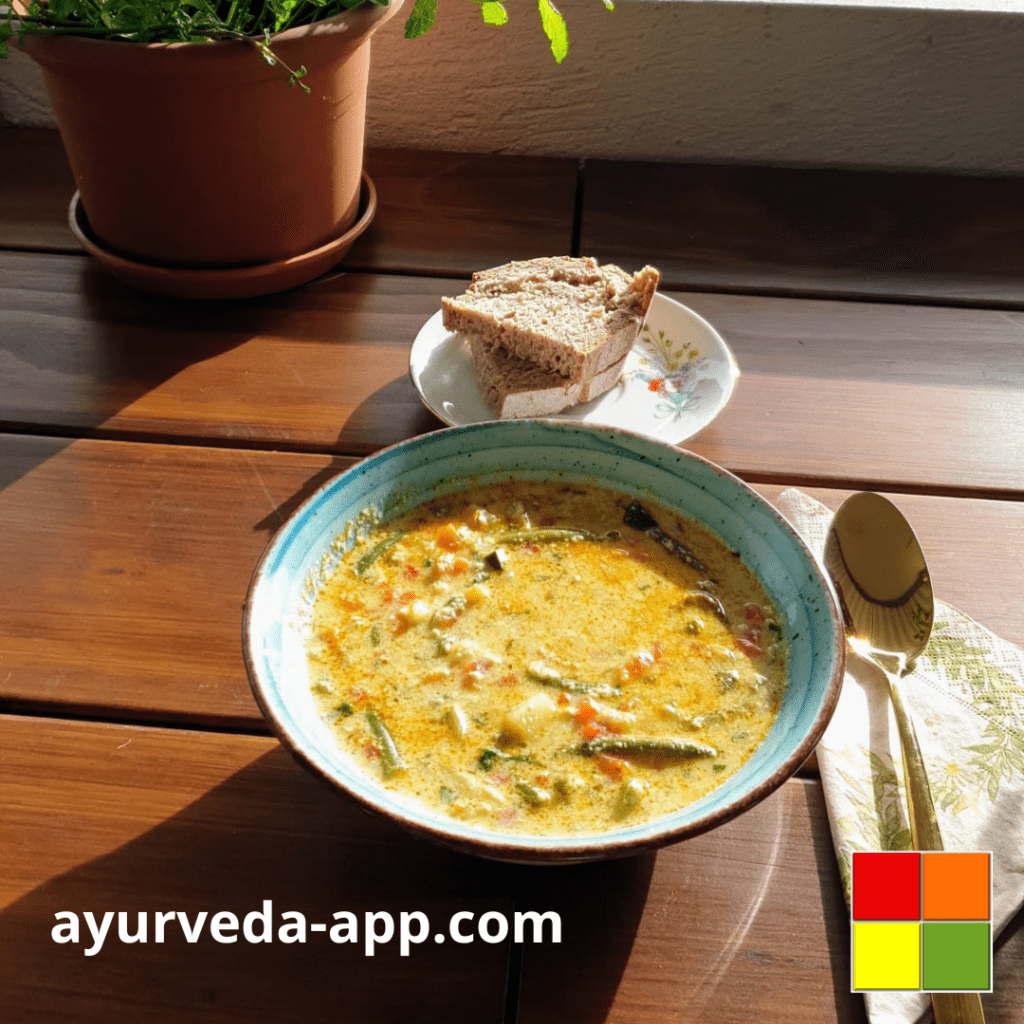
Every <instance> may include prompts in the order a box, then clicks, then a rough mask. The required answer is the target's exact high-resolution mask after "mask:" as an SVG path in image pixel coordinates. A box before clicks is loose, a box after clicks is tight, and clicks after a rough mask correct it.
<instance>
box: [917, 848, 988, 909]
mask: <svg viewBox="0 0 1024 1024" xmlns="http://www.w3.org/2000/svg"><path fill="white" fill-rule="evenodd" d="M921 859H922V882H923V885H922V889H923V893H922V896H923V901H922V902H923V906H924V918H925V920H926V921H987V920H988V919H989V917H990V892H991V883H990V879H989V865H990V860H991V854H988V853H945V852H943V853H938V852H935V853H925V854H922V857H921Z"/></svg>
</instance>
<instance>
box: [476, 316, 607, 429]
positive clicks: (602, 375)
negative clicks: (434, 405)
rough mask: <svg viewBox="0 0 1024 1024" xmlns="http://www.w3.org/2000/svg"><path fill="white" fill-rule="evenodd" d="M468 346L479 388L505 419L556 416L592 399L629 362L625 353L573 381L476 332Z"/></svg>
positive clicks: (599, 393)
mask: <svg viewBox="0 0 1024 1024" xmlns="http://www.w3.org/2000/svg"><path fill="white" fill-rule="evenodd" d="M469 350H470V352H471V353H472V355H473V368H474V370H475V371H476V376H477V380H478V382H479V384H480V390H481V391H482V392H483V396H484V398H485V399H486V400H487V404H488V405H490V406H491V408H492V409H493V410H494V411H495V412H496V413H497V414H498V418H499V419H503V420H509V419H524V418H526V417H530V416H554V415H555V413H559V412H561V411H562V410H563V409H568V408H570V407H571V406H574V405H580V404H582V403H583V402H589V401H590V400H591V399H592V398H597V397H598V396H599V395H603V394H604V393H605V392H606V391H608V390H610V389H611V388H613V387H614V386H615V385H616V384H617V383H618V382H619V380H620V379H621V378H622V371H623V369H624V367H625V364H626V357H625V356H623V357H622V358H621V359H620V360H619V361H618V362H617V363H613V364H612V365H611V366H608V367H605V368H604V369H603V370H601V371H600V372H598V373H596V374H595V375H594V376H593V377H590V378H589V379H587V380H583V381H576V382H573V381H571V380H569V378H568V377H563V376H562V375H561V374H559V373H555V372H554V371H552V370H546V369H544V368H543V367H541V366H537V364H536V363H531V362H529V361H528V360H526V359H520V358H519V357H518V356H510V355H509V354H508V353H507V352H503V351H502V350H501V349H499V348H497V347H496V346H494V345H491V344H490V343H489V342H487V341H484V340H483V338H480V337H477V336H470V338H469Z"/></svg>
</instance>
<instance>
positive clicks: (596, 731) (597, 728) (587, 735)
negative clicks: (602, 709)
mask: <svg viewBox="0 0 1024 1024" xmlns="http://www.w3.org/2000/svg"><path fill="white" fill-rule="evenodd" d="M604 731H605V729H604V726H601V725H598V724H597V722H587V723H586V724H585V725H584V726H583V727H582V728H581V729H580V735H582V737H583V738H584V739H585V740H596V739H597V737H598V736H600V735H601V733H603V732H604Z"/></svg>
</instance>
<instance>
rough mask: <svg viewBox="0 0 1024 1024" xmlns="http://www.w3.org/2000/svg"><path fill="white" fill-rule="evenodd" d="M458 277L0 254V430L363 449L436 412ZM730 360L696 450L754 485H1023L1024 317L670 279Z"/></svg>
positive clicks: (988, 488)
mask: <svg viewBox="0 0 1024 1024" xmlns="http://www.w3.org/2000/svg"><path fill="white" fill-rule="evenodd" d="M461 287H462V283H461V282H460V281H458V280H457V279H448V278H441V279H431V278H423V277H401V276H383V275H368V274H339V275H335V276H333V277H329V278H326V279H324V280H323V281H321V282H319V283H317V284H316V285H315V286H310V287H307V288H305V289H300V290H298V291H296V292H293V293H290V294H288V295H282V296H277V297H273V298H268V299H263V300H258V301H253V302H244V303H227V304H201V303H180V302H173V301H171V300H167V299H161V298H158V297H153V296H146V295H143V294H142V293H140V292H134V291H132V290H130V289H128V288H126V287H124V286H123V285H121V284H120V283H119V282H117V281H114V280H113V279H111V278H110V277H109V276H108V275H106V274H105V273H103V272H102V270H100V269H99V268H98V267H95V266H94V265H92V264H91V263H89V262H87V261H83V260H80V259H73V258H71V257H65V256H52V255H51V256H42V255H37V254H2V253H0V335H2V336H3V338H4V346H3V348H2V349H0V429H5V428H6V429H14V430H24V429H26V428H27V429H29V430H38V431H41V432H48V431H54V432H58V433H67V432H70V433H75V434H88V435H92V436H99V437H126V438H148V439H156V440H169V439H174V440H184V441H186V442H194V441H199V442H201V443H218V444H232V445H249V446H254V447H275V448H291V449H303V450H318V451H332V452H342V453H346V454H365V453H367V452H369V451H373V450H375V449H377V448H380V447H382V446H385V445H389V444H393V443H396V442H398V441H400V440H403V439H404V438H406V437H409V436H412V435H414V434H418V433H422V432H424V431H426V430H431V429H436V428H438V427H440V426H441V423H440V421H439V420H437V419H436V418H435V417H434V416H433V415H432V414H431V413H428V412H427V411H426V410H425V409H424V408H423V407H422V406H421V404H420V402H419V399H418V396H417V394H416V391H415V389H414V387H413V385H412V383H411V381H410V380H409V379H408V350H409V346H410V345H411V344H412V341H413V339H414V338H415V336H416V334H417V332H418V331H419V329H420V328H421V326H422V325H423V324H424V323H425V322H426V320H427V319H428V318H429V317H430V316H431V315H433V314H434V313H435V312H436V311H437V309H438V308H439V306H440V299H441V296H442V295H444V294H446V293H447V294H452V293H455V292H457V291H458V290H459V289H461ZM674 294H675V295H676V297H678V298H679V299H681V300H682V301H684V302H685V303H687V304H688V305H690V306H691V307H692V308H694V309H695V310H696V311H697V312H698V313H700V314H701V315H703V316H704V317H706V318H707V319H708V320H710V322H711V323H712V324H714V325H715V326H716V327H717V328H718V329H719V330H720V331H721V333H722V334H723V336H724V337H725V338H726V340H727V341H728V342H729V344H730V345H731V346H732V348H733V350H734V351H735V354H736V357H737V360H738V362H739V365H740V368H741V371H742V377H741V379H740V381H739V383H738V386H737V389H736V392H735V394H734V396H733V399H732V401H731V403H730V405H729V406H728V407H727V409H726V410H725V412H724V413H723V414H722V415H721V416H720V417H719V418H718V419H717V420H716V421H715V422H714V423H712V424H711V425H710V426H709V427H708V428H706V429H705V430H704V431H703V432H702V433H701V434H699V435H698V436H697V437H695V438H694V439H692V440H691V441H690V442H688V444H687V446H688V447H691V448H692V449H693V450H695V451H697V452H699V453H700V454H702V455H706V456H707V457H708V458H711V459H713V460H714V461H716V462H718V463H720V464H721V465H724V466H726V467H727V468H729V469H731V470H734V471H735V472H738V473H740V474H742V475H745V476H747V477H750V478H755V479H758V480H761V481H764V482H775V481H783V480H786V481H800V482H802V483H805V484H807V485H809V486H810V485H819V486H862V485H871V486H874V487H877V488H888V489H891V490H924V491H931V492H935V491H939V492H946V493H971V492H974V493H978V494H989V495H993V496H1000V497H1008V496H1016V495H1019V494H1021V493H1022V488H1024V366H1022V362H1021V359H1020V350H1021V344H1022V335H1024V314H1018V313H1014V312H1004V311H999V310H967V309H954V308H939V307H915V306H896V305H885V304H868V303H852V302H833V301H819V300H815V301H810V300H795V299H783V298H764V297H756V296H736V295H711V294H698V293H674Z"/></svg>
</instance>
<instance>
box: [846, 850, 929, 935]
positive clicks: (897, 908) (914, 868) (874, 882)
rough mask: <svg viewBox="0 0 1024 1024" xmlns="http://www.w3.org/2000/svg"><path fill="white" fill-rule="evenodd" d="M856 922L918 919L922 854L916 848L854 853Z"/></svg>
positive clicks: (853, 902)
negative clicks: (905, 850)
mask: <svg viewBox="0 0 1024 1024" xmlns="http://www.w3.org/2000/svg"><path fill="white" fill-rule="evenodd" d="M851 903H852V904H853V906H852V914H853V919H854V920H855V921H917V920H919V919H920V917H921V855H920V854H919V853H917V852H915V851H912V850H911V851H907V852H903V851H899V852H897V851H887V852H885V853H855V854H854V855H853V899H852V900H851Z"/></svg>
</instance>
